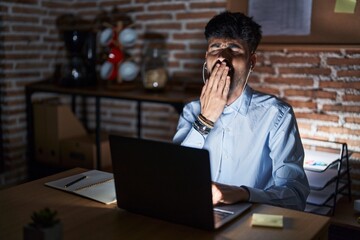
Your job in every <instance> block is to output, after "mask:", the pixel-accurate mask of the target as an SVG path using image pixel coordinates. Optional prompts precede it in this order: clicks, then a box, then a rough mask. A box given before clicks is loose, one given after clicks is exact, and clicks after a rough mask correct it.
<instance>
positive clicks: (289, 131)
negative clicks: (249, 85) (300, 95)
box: [214, 108, 310, 210]
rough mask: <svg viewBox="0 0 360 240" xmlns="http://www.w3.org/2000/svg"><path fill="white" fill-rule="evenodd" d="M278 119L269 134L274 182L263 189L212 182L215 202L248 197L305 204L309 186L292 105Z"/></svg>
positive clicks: (294, 206) (295, 205)
mask: <svg viewBox="0 0 360 240" xmlns="http://www.w3.org/2000/svg"><path fill="white" fill-rule="evenodd" d="M279 119H280V120H279V122H278V123H277V125H276V126H275V127H274V129H273V130H272V132H271V133H270V138H269V139H270V140H269V148H270V157H271V159H272V161H273V164H272V167H273V170H272V176H273V179H274V184H273V185H272V186H270V187H268V188H266V189H257V188H253V187H248V186H241V187H239V186H224V185H219V184H215V185H216V187H217V189H218V191H219V192H220V193H219V192H218V193H217V194H218V196H217V199H214V202H216V203H217V202H224V203H234V202H237V201H244V200H245V201H246V200H248V201H250V202H258V203H265V204H271V205H277V206H282V207H287V208H292V209H298V210H303V209H304V208H305V204H306V199H307V196H308V194H309V191H310V190H309V184H308V181H307V178H306V175H305V172H304V169H303V158H304V150H303V147H302V144H301V139H300V136H299V133H298V129H297V125H296V119H295V116H294V114H293V112H292V110H291V108H289V111H288V112H285V113H284V114H283V115H282V117H281V118H279ZM258 177H261V176H258ZM244 189H245V190H247V191H248V194H249V195H248V199H246V198H245V197H244V196H245V195H244V194H243V191H241V190H244ZM219 195H220V196H219Z"/></svg>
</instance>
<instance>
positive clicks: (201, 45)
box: [189, 42, 207, 55]
mask: <svg viewBox="0 0 360 240" xmlns="http://www.w3.org/2000/svg"><path fill="white" fill-rule="evenodd" d="M189 48H190V50H203V51H204V55H205V52H206V50H207V44H206V43H205V42H204V43H191V44H190V45H189Z"/></svg>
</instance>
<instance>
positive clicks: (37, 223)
mask: <svg viewBox="0 0 360 240" xmlns="http://www.w3.org/2000/svg"><path fill="white" fill-rule="evenodd" d="M31 219H32V222H30V223H29V224H27V225H26V226H24V240H50V239H52V240H61V239H62V235H63V233H62V232H63V230H62V224H61V222H60V219H58V218H57V212H56V211H52V210H51V209H49V208H44V209H41V210H39V211H36V212H33V214H32V215H31Z"/></svg>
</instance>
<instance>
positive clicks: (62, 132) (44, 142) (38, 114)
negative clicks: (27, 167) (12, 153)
mask: <svg viewBox="0 0 360 240" xmlns="http://www.w3.org/2000/svg"><path fill="white" fill-rule="evenodd" d="M33 110H34V112H33V113H34V118H33V120H34V140H35V159H36V160H37V161H39V162H43V163H47V164H50V165H59V164H60V141H61V140H63V139H66V138H71V137H76V136H82V135H86V130H85V128H84V127H83V125H82V124H81V122H80V121H79V120H78V119H77V118H76V116H75V115H74V113H73V112H72V111H71V109H70V107H69V106H67V105H63V104H59V103H58V102H51V101H50V102H38V103H34V104H33Z"/></svg>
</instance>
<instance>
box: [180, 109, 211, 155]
mask: <svg viewBox="0 0 360 240" xmlns="http://www.w3.org/2000/svg"><path fill="white" fill-rule="evenodd" d="M199 113H200V107H197V104H196V102H191V103H189V104H187V105H185V107H184V109H183V111H182V113H181V115H180V118H179V122H178V126H177V130H176V134H175V136H174V138H173V142H174V143H175V144H181V145H183V146H187V147H193V148H200V149H201V148H203V147H204V144H205V139H206V137H207V135H202V134H200V133H199V132H198V131H196V130H195V129H194V128H193V126H192V124H193V122H194V121H195V120H196V116H197V115H199Z"/></svg>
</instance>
